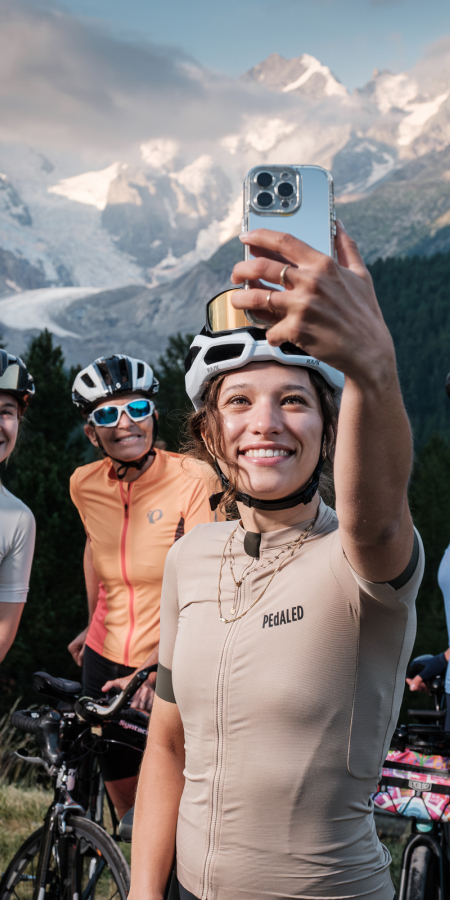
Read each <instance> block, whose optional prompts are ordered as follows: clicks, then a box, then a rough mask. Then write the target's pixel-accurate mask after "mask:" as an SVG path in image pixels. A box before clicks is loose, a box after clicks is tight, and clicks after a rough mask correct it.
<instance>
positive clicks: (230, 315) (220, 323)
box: [206, 288, 254, 334]
mask: <svg viewBox="0 0 450 900" xmlns="http://www.w3.org/2000/svg"><path fill="white" fill-rule="evenodd" d="M240 291H242V288H233V289H231V290H229V291H222V293H221V294H217V297H213V298H212V300H210V301H209V303H208V304H207V306H206V325H207V328H208V330H209V331H210V332H211V334H218V333H219V332H221V331H236V329H238V328H251V327H252V326H253V327H254V325H253V323H252V322H250V321H249V320H248V319H247V316H246V315H245V310H244V309H235V308H234V306H233V304H232V302H231V298H232V297H233V294H237V293H238V292H240Z"/></svg>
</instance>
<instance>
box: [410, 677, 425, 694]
mask: <svg viewBox="0 0 450 900" xmlns="http://www.w3.org/2000/svg"><path fill="white" fill-rule="evenodd" d="M406 684H408V685H409V689H410V691H425V693H427V694H429V693H430V691H429V689H428V688H427V686H426V684H425V682H424V681H422V679H421V677H420V675H416V677H415V678H407V679H406Z"/></svg>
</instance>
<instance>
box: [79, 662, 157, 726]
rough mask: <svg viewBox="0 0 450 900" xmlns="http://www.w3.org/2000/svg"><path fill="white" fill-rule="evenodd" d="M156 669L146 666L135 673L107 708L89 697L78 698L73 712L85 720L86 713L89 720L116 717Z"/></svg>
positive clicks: (155, 666)
mask: <svg viewBox="0 0 450 900" xmlns="http://www.w3.org/2000/svg"><path fill="white" fill-rule="evenodd" d="M157 669H158V666H157V665H154V666H147V668H146V669H141V670H140V671H139V672H136V673H135V675H133V678H132V679H131V681H130V683H129V685H128V686H127V687H126V688H125V690H123V691H122V692H121V693H120V694H118V695H117V697H114V699H113V700H112V701H111V703H109V704H108V706H103V705H102V704H101V703H96V701H95V700H92V698H91V697H80V699H79V700H77V702H76V704H75V712H76V713H77V714H78V715H79V716H80V718H82V719H84V718H86V713H88V714H89V718H91V717H92V718H94V717H95V718H96V719H100V720H101V719H110V718H111V716H114V715H117V713H119V712H121V710H122V709H123V708H124V706H125V704H126V703H127V702H128V700H129V699H130V697H132V696H133V694H135V693H136V691H137V690H138V688H140V687H141V685H142V684H143V683H144V681H147V678H148V676H149V675H150V673H151V672H156V671H157Z"/></svg>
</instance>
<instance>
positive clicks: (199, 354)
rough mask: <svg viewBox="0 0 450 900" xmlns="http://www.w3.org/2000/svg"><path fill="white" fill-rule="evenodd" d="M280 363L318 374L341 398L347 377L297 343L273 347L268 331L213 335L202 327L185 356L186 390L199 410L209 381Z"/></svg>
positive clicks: (251, 330)
mask: <svg viewBox="0 0 450 900" xmlns="http://www.w3.org/2000/svg"><path fill="white" fill-rule="evenodd" d="M269 361H270V362H278V363H282V364H283V365H285V366H302V367H303V368H305V369H312V370H313V371H314V372H318V373H319V375H322V377H323V378H324V379H325V381H326V382H327V384H329V385H330V387H331V388H332V389H333V391H334V393H335V394H336V396H337V397H340V396H341V394H342V391H343V388H344V380H345V377H344V375H343V373H342V372H339V371H338V369H333V368H332V366H329V365H327V363H323V362H321V361H320V360H319V359H315V358H314V357H313V356H308V355H307V354H306V353H305V351H304V350H301V349H300V348H299V347H296V345H295V344H290V343H285V344H281V346H280V347H272V346H271V345H270V344H269V343H268V341H267V338H266V337H265V332H264V331H262V330H261V329H258V328H252V327H249V328H245V329H243V328H240V329H237V330H236V331H228V332H222V333H216V334H211V332H209V331H208V329H207V328H203V329H202V331H201V332H200V334H198V335H197V337H195V338H194V340H193V341H192V344H191V347H190V350H189V353H188V355H187V357H186V362H185V369H186V391H187V393H188V395H189V398H190V400H191V401H192V403H193V404H194V407H195V409H196V410H198V409H201V407H202V406H203V394H204V392H205V388H206V385H207V384H208V382H209V381H211V380H212V379H213V378H215V376H216V375H223V374H225V373H226V372H230V371H232V370H233V369H241V368H242V367H243V366H247V365H248V364H249V363H251V362H269Z"/></svg>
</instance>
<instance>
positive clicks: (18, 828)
mask: <svg viewBox="0 0 450 900" xmlns="http://www.w3.org/2000/svg"><path fill="white" fill-rule="evenodd" d="M52 797H53V794H52V792H51V791H45V790H43V789H42V788H38V787H30V788H23V787H16V786H15V785H13V784H3V785H0V870H1V871H2V872H4V871H5V869H6V866H7V864H8V863H9V862H10V860H11V859H12V857H13V856H14V853H15V852H16V850H18V848H19V847H20V845H21V844H22V843H23V841H24V840H25V838H26V837H28V835H29V834H31V833H32V832H33V831H36V829H37V828H40V826H41V825H42V821H43V818H44V816H45V813H46V811H47V808H48V806H49V805H50V803H51V801H52Z"/></svg>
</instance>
